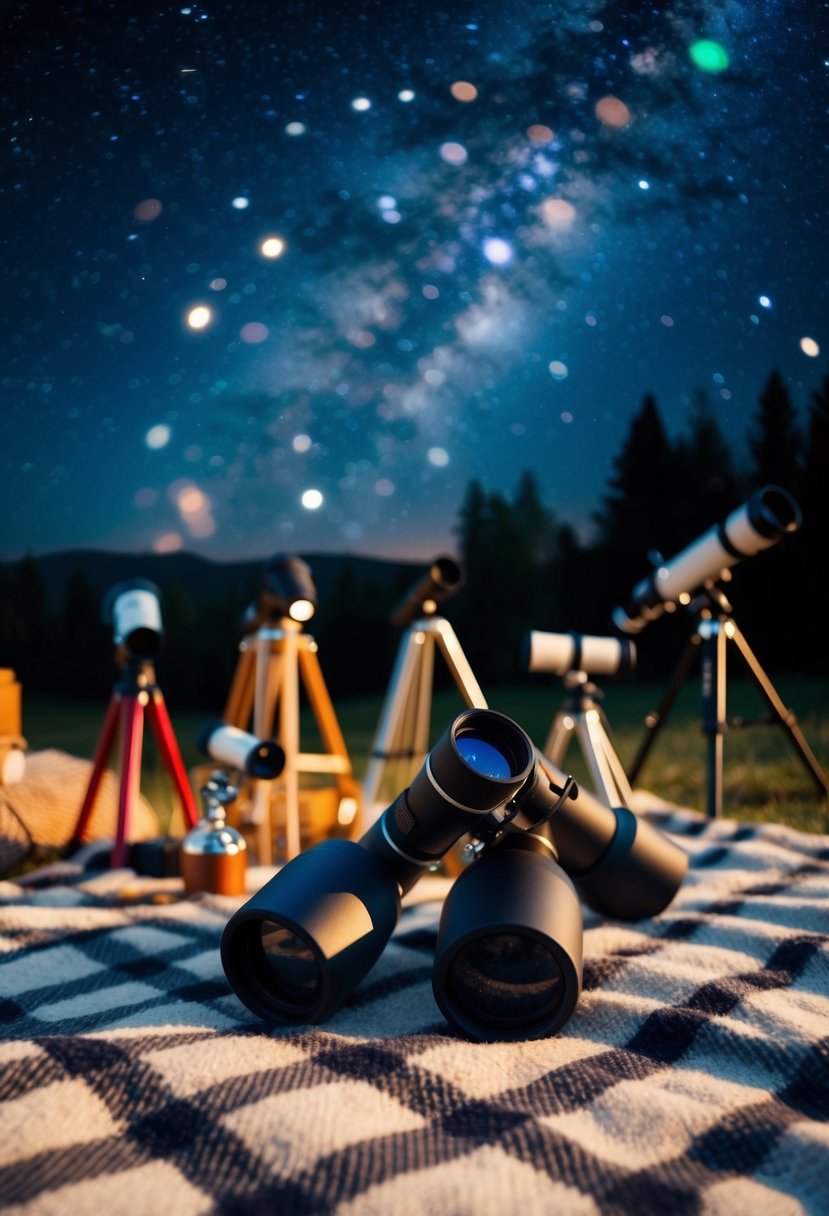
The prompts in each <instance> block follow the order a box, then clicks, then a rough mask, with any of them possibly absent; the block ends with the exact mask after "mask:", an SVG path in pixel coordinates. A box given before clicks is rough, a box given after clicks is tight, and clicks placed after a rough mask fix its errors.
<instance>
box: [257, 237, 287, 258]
mask: <svg viewBox="0 0 829 1216" xmlns="http://www.w3.org/2000/svg"><path fill="white" fill-rule="evenodd" d="M259 252H260V253H261V254H262V257H263V258H270V259H271V260H273V259H274V258H281V257H282V254H283V253H284V252H285V242H284V240H283V239H282V237H281V236H266V237H263V238H262V240H261V241H260V242H259Z"/></svg>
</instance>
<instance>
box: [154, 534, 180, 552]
mask: <svg viewBox="0 0 829 1216" xmlns="http://www.w3.org/2000/svg"><path fill="white" fill-rule="evenodd" d="M183 547H184V537H183V536H182V535H181V533H180V532H162V533H161V535H160V536H157V537H156V538H155V540H154V541H153V551H154V552H155V553H177V552H178V550H179V549H182V548H183Z"/></svg>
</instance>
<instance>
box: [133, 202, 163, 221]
mask: <svg viewBox="0 0 829 1216" xmlns="http://www.w3.org/2000/svg"><path fill="white" fill-rule="evenodd" d="M162 210H163V207H162V205H161V203H160V201H159V200H158V199H157V198H145V199H144V200H143V201H142V202H140V203H139V204H138V206H137V207H136V208H135V210H134V211H133V215H134V216H135V218H136V219H137V220H140V221H141V223H142V224H149V223H151V222H152V221H153V220H157V219H158V217H159V216H160V215H161V212H162Z"/></svg>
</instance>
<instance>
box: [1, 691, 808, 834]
mask: <svg viewBox="0 0 829 1216" xmlns="http://www.w3.org/2000/svg"><path fill="white" fill-rule="evenodd" d="M775 685H776V688H777V690H778V692H779V693H780V695H781V697H782V698H783V700H784V702H785V703H786V705H788V706H789V707H790V708H791V709H792V710H793V711H794V712H795V713H796V715H797V718H798V721H799V723H800V725H801V727H802V729H803V732H804V734H805V736H806V739H807V741H808V743H809V746H810V747H811V748H812V750H813V752H814V753H815V755H816V757H817V759H818V761H819V762H820V764H821V765H822V766H823V768H824V770H825V771H827V772H829V680H819V679H811V678H806V677H780V678H778V679H775ZM662 691H663V690H662V689H661V688H660V687H659V686H647V685H641V684H634V683H622V684H619V685H612V684H611V685H609V686H608V687H607V688H606V690H605V697H604V708H605V711H606V714H607V718H608V721H609V723H610V726H611V730H612V735H613V741H614V744H615V746H616V750H617V752H618V754H619V757H620V759H621V760H622V763H623V764H628V763H629V762H630V761H631V759H632V757H633V755H634V754H635V751H636V748H637V746H638V743H639V740H640V738H641V736H642V731H643V726H642V724H643V721H644V718H645V715H646V714H647V713H648V711H649V710H652V709H654V708H656V705H657V704H658V702H659V700H660V697H661V695H662ZM728 694H729V706H728V710H729V716H732V715H735V714H742V715H744V716H745V717H747V718H752V717H760V716H762V714H763V712H764V707H763V705H762V704H761V702H760V699H759V697H758V694H757V691H756V688H755V686H754V684H753V683H750V682H748V681H745V682H743V681H738V680H731V681H730V682H729V689H728ZM489 696H490V704H491V707H492V708H493V709H498V710H501V711H502V712H504V713H506V714H509V715H510V716H511V717H513V718H515V720H516V721H517V722H519V723H520V724H521V725H522V726H523V727H524V728H525V730H527V731H528V733H529V734H530V736H531V737H532V738H533V739H534V740H535V742H536V743H538V744H539V745H543V744H544V741H545V739H546V736H547V733H548V731H549V728H550V725H551V722H552V720H553V717H554V715H555V713H556V712H557V711H558V709H559V708H560V706H561V704H562V700H563V689H562V687H561V685H560V683H558V682H557V681H551V682H550V683H549V684H545V685H543V686H541V685H539V684H535V683H534V684H532V685H522V686H519V685H514V686H507V687H499V688H497V689H494V690H491V691H490V694H489ZM381 705H382V701H381V698H379V697H371V698H360V699H354V700H347V701H339V702H338V703H337V705H336V710H337V716H338V718H339V722H340V726H341V727H342V730H343V734H344V735H345V739H346V744H347V747H348V749H349V753H350V756H351V760H352V764H353V766H354V771H355V774H356V776H357V777H358V778H359V777H361V776H362V775H363V773H364V771H365V767H366V762H367V757H368V753H369V750H370V748H371V744H372V741H373V738H374V732H375V730H376V728H377V722H378V719H379V715H380V710H381ZM462 708H463V704H462V702H461V700H460V697H459V695H458V693H457V692H456V690H455V689H450V690H441V691H438V692H436V693H435V696H434V699H433V713H432V724H433V734H434V738H437V736H438V735H439V734H440V733H441V732H442V730H443V729H444V727H445V726H446V724H447V723H448V722H449V721H450V720H451V718H452V717H453V716H454V714H455V713H457V712H458V711H459V710H461V709H462ZM104 710H105V706H104V705H100V706H98V705H95V704H91V703H89V702H79V701H59V700H54V699H50V698H46V697H42V696H38V695H36V694H34V693H30V694H27V695H26V698H25V705H24V733H25V735H26V737H27V739H28V742H29V747H30V749H32V750H40V749H43V748H48V747H54V748H59V749H61V750H63V751H67V752H70V753H71V754H73V755H76V756H82V757H86V758H90V757H91V756H92V753H93V751H94V748H95V743H96V740H97V736H98V732H99V731H100V728H101V723H102V721H103V715H104ZM208 716H210V715H207V714H204V715H194V714H176V713H172V719H173V726H174V729H175V732H176V737H177V739H178V742H179V746H180V748H181V752H182V755H183V758H184V761H185V763H186V765H187V766H188V768H189V767H191V766H193V765H196V764H202V763H204V757H203V756H201V755H200V753H199V752H198V750H197V748H196V742H195V740H196V738H197V735H198V730H199V727H200V726H201V725H202V723H203V721H204V720H205V718H206V717H208ZM313 728H314V724H313V720H312V719H311V717H310V715H309V714H307V713H306V714H304V715H303V741H302V746H303V748H304V749H306V750H309V751H313V750H315V749H316V748H317V747H318V742H317V740H316V737H315V732H314V729H313ZM148 734H149V732H148ZM563 767H564V768H566V770H567V771H568V772H573V774H574V775H575V777H576V779H577V780H581V781H584V780H585V779H586V770H585V768H584V764H583V760H582V756H581V754H580V750H579V747H578V744H577V743H576V742H575V741H573V742H572V743H571V746H570V749H569V750H568V752H567V755H566V757H565V760H564V763H563ZM706 781H707V761H706V743H705V739H704V736H703V734H702V728H701V718H700V707H699V684H698V682H696V683H695V682H694V681H689V683H688V684H687V685H686V687H685V688H684V689H683V691H682V694H681V695H680V697H679V699H678V700H677V702H676V704H675V705H674V707H673V709H672V710H671V713H670V715H669V717H668V719H667V721H666V723H665V725H664V727H663V729H662V730H661V731H660V733H659V736H658V738H657V740H656V742H655V743H654V746H653V749H652V751H651V754H650V756H649V757H648V760H647V763H646V765H645V767H644V768H643V769H642V772H641V774H640V776H639V779H638V781H637V785H639V786H642V787H644V788H647V789H649V790H652V791H653V792H654V793H655V794H657V795H658V796H659V797H660V798H664V799H667V800H668V801H670V802H676V803H679V804H680V805H682V806H688V807H691V808H693V809H696V810H699V811H704V809H705V800H706ZM587 784H589V783H587ZM142 790H143V791H144V793H145V794H146V795H147V796H148V797H149V799H150V801H151V802H152V803H153V805H154V806H155V808H156V810H157V812H158V814H159V817H160V819H161V821H162V823H165V822H166V821H167V820H168V819H169V815H170V811H171V809H172V798H171V794H170V791H169V788H168V785H167V781H166V777H164V776H163V774H161V773H160V772H159V771H158V762H157V757H156V755H155V751H154V747H153V744H152V739H151V738H149V737H148V739H147V741H146V743H145V748H144V772H143V776H142ZM724 803H725V814H726V815H727V816H728V817H730V818H736V819H750V820H755V821H760V822H764V821H765V822H779V823H785V824H788V825H790V826H792V827H796V828H799V829H800V830H802V831H808V832H819V833H829V805H828V804H827V801H826V799H821V798H820V797H819V796H818V793H817V791H816V788H815V785H814V783H813V781H812V779H811V777H810V775H809V773H808V772H807V770H806V769H805V767H804V765H803V763H802V762H801V760H800V758H799V756H798V755H797V754H796V752H795V750H794V748H793V747H792V744H791V742H790V740H789V737H788V734H787V732H786V731H784V730H783V729H782V728H781V727H780V726H769V725H755V726H749V727H746V728H744V729H734V730H730V731H729V732H728V733H727V735H726V738H725V779H724Z"/></svg>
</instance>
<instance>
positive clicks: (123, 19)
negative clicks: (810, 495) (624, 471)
mask: <svg viewBox="0 0 829 1216" xmlns="http://www.w3.org/2000/svg"><path fill="white" fill-rule="evenodd" d="M6 17H7V22H6V24H7V33H6V37H5V39H4V44H3V48H2V52H0V53H2V57H3V64H2V67H3V71H2V85H0V90H2V92H3V106H2V133H3V141H2V156H3V161H4V164H3V172H2V174H0V196H1V197H2V202H3V213H4V222H3V224H2V230H1V231H0V240H2V245H3V262H4V276H3V277H4V288H3V293H2V309H3V314H4V315H3V323H2V327H0V341H1V342H2V344H3V347H4V350H3V361H2V379H0V384H1V385H2V399H0V411H1V412H0V558H5V559H12V558H16V557H19V556H20V555H22V554H24V553H27V552H30V553H34V554H40V553H48V552H53V551H56V550H60V549H67V548H75V547H94V548H105V549H119V550H129V551H139V550H144V551H146V550H155V551H156V552H162V553H163V552H173V551H175V550H177V549H186V550H189V551H192V552H196V553H200V554H202V555H204V556H207V557H212V558H215V559H217V560H229V559H241V558H250V557H258V556H263V555H267V554H269V553H271V552H274V551H278V550H293V551H297V552H304V553H309V552H313V551H341V550H348V551H352V552H359V553H364V554H373V555H378V556H389V557H401V558H403V557H405V558H424V557H425V558H428V557H431V556H432V555H433V554H435V553H436V552H440V551H443V550H445V549H447V548H448V549H449V550H450V551H451V550H452V549H453V548H456V542H455V540H454V534H453V529H454V527H455V526H456V523H457V515H458V508H459V506H460V503H461V499H462V497H463V493H464V490H465V488H466V486H467V484H468V482H469V481H470V479H471V478H477V479H478V480H479V481H481V482H482V483H483V485H484V487H485V488H486V489H487V490H488V491H496V490H497V491H500V492H502V493H504V494H506V495H511V494H512V493H513V492H514V491H515V488H516V486H517V484H518V480H519V477H520V475H521V472H522V470H524V469H532V470H533V471H534V472H535V474H536V476H537V478H538V481H539V485H540V487H541V491H542V494H543V497H544V500H545V502H546V504H547V505H548V506H549V507H550V508H551V510H552V511H554V512H555V515H556V517H557V518H558V519H559V521H560V522H568V523H571V524H573V525H574V526H576V527H577V528H578V529H579V530H580V531H581V534H582V535H583V536H584V537H585V538H589V526H590V517H591V512H592V511H593V510H594V509H595V508H597V507H598V505H599V502H600V500H601V496H602V493H603V492H604V489H605V485H606V482H607V478H608V476H609V474H610V472H611V469H612V461H613V458H614V457H615V456H616V455H617V454H618V451H619V449H620V447H621V444H622V443H623V441H624V438H625V436H626V434H627V431H628V427H629V424H630V419H631V416H632V414H633V413H634V412H635V411H636V410H637V409H638V407H639V405H640V403H641V400H642V397H643V395H644V394H645V393H648V392H653V393H654V394H655V395H656V397H657V401H658V404H659V407H660V411H661V413H662V416H663V418H664V420H665V422H666V426H667V429H668V432H669V434H670V435H671V436H672V437H676V436H678V435H679V434H681V433H682V431H683V427H684V426H685V424H686V421H687V417H688V412H689V409H690V407H691V403H692V401H693V400H694V397H695V394H697V393H698V392H699V391H700V390H703V391H704V392H705V393H707V395H708V398H709V400H710V402H711V405H712V407H713V408H714V410H715V412H716V415H717V417H718V419H719V421H720V423H721V424H722V427H723V428H724V430H725V432H726V434H727V435H728V436H729V437H730V439H731V440H732V443H733V445H734V449H735V453H736V454H737V456H738V458H739V456H740V454H741V453H743V452H744V450H745V438H746V432H747V427H748V425H749V420H750V418H751V416H752V414H753V412H754V411H755V409H756V404H757V397H758V394H759V392H760V390H761V388H762V385H763V383H764V381H765V379H766V378H767V376H768V374H769V372H770V371H771V369H772V368H773V367H776V368H778V369H779V370H780V371H781V372H782V374H783V376H784V378H785V379H786V382H787V384H788V386H789V388H790V391H791V393H792V396H793V398H794V400H795V403H796V404H797V406H798V408H799V409H800V410H801V411H802V416H804V417H805V411H806V408H807V405H808V399H809V395H810V392H811V391H812V389H814V388H816V387H817V386H818V384H819V383H820V381H821V379H822V377H823V375H824V374H825V353H826V350H827V349H829V334H827V333H826V332H825V331H826V326H827V317H829V310H828V309H827V299H826V295H827V282H829V275H828V274H827V270H829V267H828V266H827V262H829V256H828V255H827V241H826V231H827V192H826V189H825V183H826V157H825V153H826V141H827V129H829V128H827V117H826V115H827V87H826V86H827V79H829V58H827V41H826V37H825V34H826V29H827V21H826V17H827V5H826V4H825V3H818V2H816V0H792V2H789V3H782V2H781V3H778V2H776V0H751V2H749V0H721V2H717V3H715V2H713V0H688V2H685V0H662V2H661V3H660V4H659V6H658V7H657V6H655V7H653V8H649V7H647V6H643V5H640V4H638V3H637V4H633V3H631V2H628V3H616V2H613V0H609V2H606V3H603V2H601V0H578V2H577V0H561V2H555V3H530V2H524V0H504V2H498V0H485V2H481V3H477V4H472V3H468V2H467V0H453V2H452V3H437V2H436V0H397V2H396V3H394V4H391V3H388V2H387V0H350V2H349V3H348V4H345V3H336V4H335V3H333V2H331V3H320V2H317V3H311V2H310V0H309V2H307V3H298V2H297V0H278V2H276V0H274V2H272V3H269V4H265V3H261V4H254V3H250V2H248V0H234V3H232V4H231V3H220V2H219V0H204V2H203V3H198V4H196V3H192V4H189V3H188V4H172V5H165V4H158V5H156V6H154V7H150V6H137V7H135V6H131V5H124V4H120V3H112V4H106V3H103V2H100V3H94V4H93V3H76V4H71V5H70V4H60V3H57V4H53V5H50V6H48V8H47V7H44V6H42V5H38V4H34V3H31V4H27V3H21V4H16V5H14V6H8V7H7V8H6ZM689 492H693V490H692V488H690V489H689Z"/></svg>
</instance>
